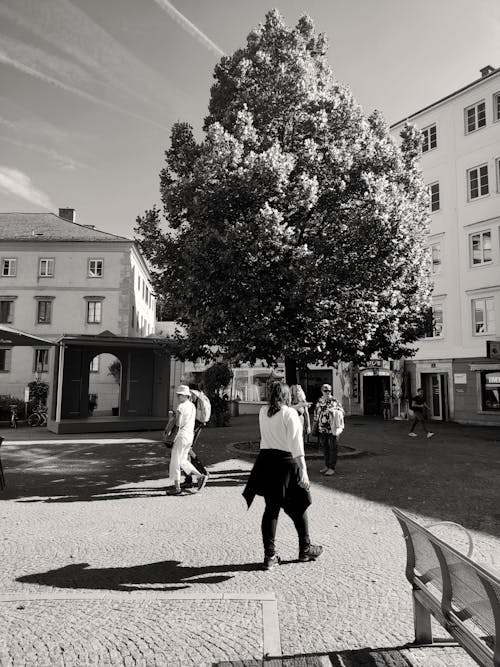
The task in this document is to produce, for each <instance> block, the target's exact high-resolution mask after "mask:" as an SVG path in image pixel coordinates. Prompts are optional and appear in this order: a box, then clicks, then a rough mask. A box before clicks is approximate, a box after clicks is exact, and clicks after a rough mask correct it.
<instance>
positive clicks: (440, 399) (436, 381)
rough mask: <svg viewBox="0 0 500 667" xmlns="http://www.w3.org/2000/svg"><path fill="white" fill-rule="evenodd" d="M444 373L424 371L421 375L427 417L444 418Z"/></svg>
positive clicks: (437, 419)
mask: <svg viewBox="0 0 500 667" xmlns="http://www.w3.org/2000/svg"><path fill="white" fill-rule="evenodd" d="M445 378H446V375H445V374H444V373H425V374H423V375H422V379H423V382H422V384H423V389H424V395H425V401H426V403H427V405H428V406H429V419H434V420H436V421H443V420H444V419H446V383H445Z"/></svg>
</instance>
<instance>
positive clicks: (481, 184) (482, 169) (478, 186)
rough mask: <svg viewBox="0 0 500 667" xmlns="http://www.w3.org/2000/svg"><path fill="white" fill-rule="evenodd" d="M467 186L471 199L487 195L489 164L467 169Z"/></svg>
mask: <svg viewBox="0 0 500 667" xmlns="http://www.w3.org/2000/svg"><path fill="white" fill-rule="evenodd" d="M467 186H468V194H469V201H471V200H472V199H477V198H478V197H485V196H486V195H487V194H488V192H489V187H488V165H487V164H482V165H480V166H479V167H474V168H473V169H469V170H468V171H467Z"/></svg>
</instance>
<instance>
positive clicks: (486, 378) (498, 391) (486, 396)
mask: <svg viewBox="0 0 500 667" xmlns="http://www.w3.org/2000/svg"><path fill="white" fill-rule="evenodd" d="M481 385H482V389H483V410H500V371H494V372H486V371H483V372H482V373H481Z"/></svg>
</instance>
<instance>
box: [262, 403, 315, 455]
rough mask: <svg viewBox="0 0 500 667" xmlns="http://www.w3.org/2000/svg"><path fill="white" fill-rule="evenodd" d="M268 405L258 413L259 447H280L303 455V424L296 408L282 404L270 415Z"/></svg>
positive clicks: (285, 450) (292, 453)
mask: <svg viewBox="0 0 500 667" xmlns="http://www.w3.org/2000/svg"><path fill="white" fill-rule="evenodd" d="M268 409H269V406H267V405H264V406H263V407H262V408H261V409H260V413H259V426H260V448H261V449H281V450H282V451H284V452H290V453H291V455H292V456H293V457H294V458H295V457H296V456H304V436H303V426H302V423H301V421H300V417H299V415H298V414H297V410H294V409H293V408H289V407H288V406H286V405H284V406H283V407H282V408H281V410H280V411H279V412H277V413H276V414H275V415H273V416H272V417H268V416H267V411H268Z"/></svg>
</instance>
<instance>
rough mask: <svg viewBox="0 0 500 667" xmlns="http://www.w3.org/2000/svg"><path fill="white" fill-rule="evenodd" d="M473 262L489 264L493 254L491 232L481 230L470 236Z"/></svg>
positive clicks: (475, 263)
mask: <svg viewBox="0 0 500 667" xmlns="http://www.w3.org/2000/svg"><path fill="white" fill-rule="evenodd" d="M470 252H471V264H472V266H477V265H478V264H489V262H491V261H492V256H491V232H490V231H489V230H488V231H487V232H479V233H478V234H472V235H471V237H470Z"/></svg>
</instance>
